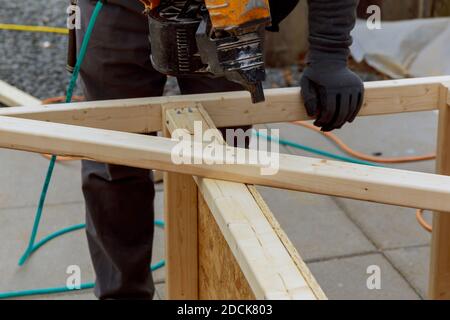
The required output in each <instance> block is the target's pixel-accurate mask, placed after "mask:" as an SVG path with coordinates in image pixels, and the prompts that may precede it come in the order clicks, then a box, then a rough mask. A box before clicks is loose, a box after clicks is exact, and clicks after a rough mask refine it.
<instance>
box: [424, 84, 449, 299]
mask: <svg viewBox="0 0 450 320" xmlns="http://www.w3.org/2000/svg"><path fill="white" fill-rule="evenodd" d="M449 90H450V83H448V84H446V85H444V86H442V89H441V101H442V103H441V108H440V110H439V130H438V156H437V172H438V173H440V174H445V175H450V110H449V108H450V104H448V103H447V99H448V97H449V96H450V94H449ZM429 296H430V298H431V299H447V300H448V299H450V214H449V211H447V212H435V213H434V214H433V236H432V241H431V266H430V282H429Z"/></svg>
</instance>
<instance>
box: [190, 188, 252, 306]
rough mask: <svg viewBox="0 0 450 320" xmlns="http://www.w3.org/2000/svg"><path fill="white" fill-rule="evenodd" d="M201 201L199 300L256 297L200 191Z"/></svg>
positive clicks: (250, 298)
mask: <svg viewBox="0 0 450 320" xmlns="http://www.w3.org/2000/svg"><path fill="white" fill-rule="evenodd" d="M198 203H199V205H198V209H199V211H198V226H199V249H198V253H199V255H198V261H199V270H198V272H199V299H200V300H236V299H241V300H255V299H256V296H255V294H254V293H253V290H252V288H251V287H250V284H249V283H248V281H247V279H246V277H245V275H244V273H243V272H242V270H241V267H240V266H239V264H238V262H237V261H236V258H235V257H234V255H233V253H232V252H231V249H230V246H229V245H228V243H227V241H226V240H225V237H224V236H223V234H222V231H221V230H220V228H219V226H218V225H217V222H216V220H215V219H214V216H213V214H212V212H211V210H210V209H209V207H208V204H207V203H206V201H205V199H204V198H203V195H202V194H201V193H200V192H199V193H198Z"/></svg>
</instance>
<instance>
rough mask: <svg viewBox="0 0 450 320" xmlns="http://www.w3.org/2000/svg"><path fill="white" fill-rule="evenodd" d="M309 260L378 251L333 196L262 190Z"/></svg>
mask: <svg viewBox="0 0 450 320" xmlns="http://www.w3.org/2000/svg"><path fill="white" fill-rule="evenodd" d="M258 190H259V191H260V193H261V195H262V196H263V198H264V200H265V201H266V202H267V204H268V205H269V207H270V208H271V209H272V211H273V213H274V215H275V217H276V218H277V219H278V221H279V222H280V224H281V226H282V227H283V230H284V231H285V232H286V233H287V235H288V237H289V238H290V239H291V241H292V242H293V244H294V245H295V247H296V248H297V249H298V250H299V252H300V254H301V256H302V257H303V259H305V260H312V259H313V260H315V259H323V258H330V257H337V256H341V255H351V254H356V253H365V252H370V251H374V250H375V248H374V247H373V245H372V244H371V243H370V241H369V240H368V239H367V238H366V237H365V236H364V235H363V234H362V233H361V232H360V231H359V229H358V228H357V227H356V226H355V225H354V224H353V223H352V222H351V221H350V220H349V219H348V218H347V216H346V215H345V214H344V213H343V211H342V210H341V209H339V207H338V206H336V204H335V203H334V201H333V200H332V199H331V198H330V197H326V196H319V195H313V194H307V193H300V192H294V191H286V190H278V189H273V188H267V187H258Z"/></svg>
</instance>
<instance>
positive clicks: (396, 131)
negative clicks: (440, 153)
mask: <svg viewBox="0 0 450 320" xmlns="http://www.w3.org/2000/svg"><path fill="white" fill-rule="evenodd" d="M268 127H269V128H277V129H280V136H281V138H283V139H287V140H291V141H294V142H297V143H300V144H305V145H308V146H310V147H314V148H319V149H323V150H325V151H329V152H334V153H338V154H341V155H343V154H344V153H342V151H340V150H339V149H338V148H337V147H336V146H335V145H334V144H333V143H331V142H330V141H329V140H328V139H326V138H325V137H324V136H323V135H321V134H319V133H317V132H315V131H312V130H309V129H305V128H302V127H299V126H295V125H292V124H271V125H269V126H268ZM333 133H334V134H336V135H337V136H338V137H339V138H341V139H342V140H343V141H344V142H346V143H347V144H348V145H349V146H350V147H351V148H353V149H355V150H357V151H360V152H364V153H367V154H370V155H375V154H381V156H382V157H399V156H415V155H423V154H429V153H433V152H435V149H436V147H435V146H436V139H437V113H435V112H433V111H431V112H420V113H409V114H400V115H390V116H373V117H360V118H357V120H356V121H355V122H354V123H351V124H347V125H346V126H344V127H343V128H342V129H341V130H336V131H333ZM287 149H288V150H289V153H292V154H297V155H306V156H313V155H312V154H311V153H307V152H304V151H301V150H298V149H294V148H292V147H288V148H287ZM313 157H320V156H313ZM389 167H395V168H399V169H405V170H415V171H422V172H434V169H435V164H434V161H425V162H416V163H407V164H401V165H389Z"/></svg>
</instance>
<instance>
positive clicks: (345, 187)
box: [0, 117, 450, 212]
mask: <svg viewBox="0 0 450 320" xmlns="http://www.w3.org/2000/svg"><path fill="white" fill-rule="evenodd" d="M194 145H195V144H194V143H193V144H189V146H194ZM177 146H179V142H178V141H174V140H170V139H165V138H160V137H152V136H143V135H138V134H131V133H123V132H116V131H108V130H101V129H92V128H82V127H76V126H70V125H63V124H55V123H48V122H41V121H35V120H27V119H17V118H12V117H0V147H3V148H8V149H17V150H24V151H31V152H37V153H48V154H55V155H65V156H78V157H82V158H87V159H91V160H96V161H99V162H105V163H112V164H120V165H128V166H132V167H139V168H149V169H157V170H162V171H171V172H177V173H183V174H188V175H193V176H200V177H208V178H213V179H220V180H228V181H235V182H240V183H249V184H257V185H264V186H271V187H276V188H282V189H289V190H297V191H303V192H310V193H318V194H326V195H333V196H339V197H345V198H352V199H358V200H367V201H373V202H379V203H386V204H393V205H398V206H405V207H412V208H421V209H430V210H437V211H446V212H450V177H447V176H440V175H435V174H428V173H420V172H411V171H405V170H397V169H388V168H378V167H368V166H363V165H357V164H351V163H342V162H337V161H328V160H321V159H313V158H307V157H299V156H292V155H284V154H281V155H280V170H279V171H278V173H277V174H276V175H273V176H262V175H261V169H262V168H264V166H263V165H261V164H260V163H256V164H228V165H223V164H218V163H219V162H220V161H223V159H222V157H221V156H219V155H216V156H213V155H210V156H208V157H207V159H208V161H211V162H214V163H215V164H206V163H205V162H204V160H205V158H203V157H202V155H195V157H194V158H193V159H192V162H191V163H194V161H199V162H201V163H202V164H183V165H176V164H175V163H174V162H173V161H172V152H173V150H174V149H175V148H176V147H177ZM199 147H200V148H202V147H201V146H199ZM203 147H205V148H206V147H207V146H205V145H203ZM226 152H228V153H229V154H230V155H234V156H233V157H232V158H233V160H234V161H235V163H236V162H237V160H238V159H237V158H236V155H237V154H240V153H242V154H243V155H244V156H245V158H246V159H249V158H250V156H249V153H250V152H254V151H249V150H238V149H235V148H230V147H227V148H226ZM240 160H242V159H240Z"/></svg>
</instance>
